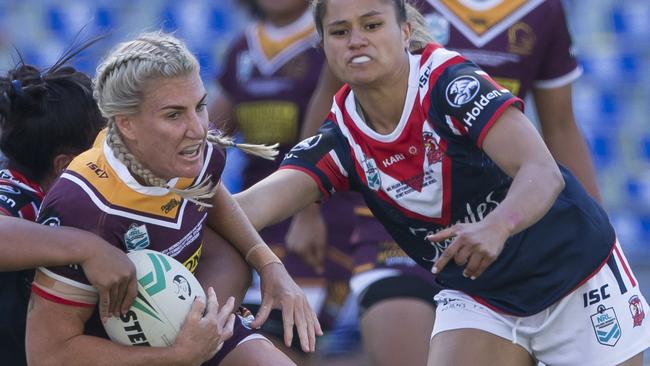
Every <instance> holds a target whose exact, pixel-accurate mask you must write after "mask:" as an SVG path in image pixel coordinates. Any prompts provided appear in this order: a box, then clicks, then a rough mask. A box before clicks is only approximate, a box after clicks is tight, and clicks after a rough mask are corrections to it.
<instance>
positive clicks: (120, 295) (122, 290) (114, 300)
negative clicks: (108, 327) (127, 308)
mask: <svg viewBox="0 0 650 366" xmlns="http://www.w3.org/2000/svg"><path fill="white" fill-rule="evenodd" d="M128 285H129V284H128V283H126V282H124V281H120V284H119V286H117V292H116V296H115V297H111V301H110V307H111V309H113V311H112V313H113V314H114V315H115V316H117V317H119V316H120V314H122V302H123V301H124V296H126V291H127V289H128Z"/></svg>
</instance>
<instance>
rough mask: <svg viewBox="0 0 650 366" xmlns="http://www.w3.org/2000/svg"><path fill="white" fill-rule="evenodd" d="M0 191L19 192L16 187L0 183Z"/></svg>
mask: <svg viewBox="0 0 650 366" xmlns="http://www.w3.org/2000/svg"><path fill="white" fill-rule="evenodd" d="M0 192H4V193H9V194H20V190H19V189H18V188H16V187H13V186H10V185H6V184H0Z"/></svg>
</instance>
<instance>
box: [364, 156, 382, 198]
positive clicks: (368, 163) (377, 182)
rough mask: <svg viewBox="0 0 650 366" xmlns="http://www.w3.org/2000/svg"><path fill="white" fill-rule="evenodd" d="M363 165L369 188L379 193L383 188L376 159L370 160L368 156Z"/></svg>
mask: <svg viewBox="0 0 650 366" xmlns="http://www.w3.org/2000/svg"><path fill="white" fill-rule="evenodd" d="M362 165H363V171H364V173H366V181H367V182H368V188H370V189H372V190H373V191H378V190H379V188H381V177H380V175H379V170H378V169H377V164H376V163H375V159H372V158H368V157H367V156H366V157H365V158H364V159H363V162H362Z"/></svg>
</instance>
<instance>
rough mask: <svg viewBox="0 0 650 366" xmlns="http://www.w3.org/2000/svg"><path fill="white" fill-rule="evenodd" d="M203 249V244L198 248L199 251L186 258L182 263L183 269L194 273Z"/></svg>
mask: <svg viewBox="0 0 650 366" xmlns="http://www.w3.org/2000/svg"><path fill="white" fill-rule="evenodd" d="M202 249H203V244H201V245H200V246H199V249H197V250H196V252H194V254H192V256H191V257H189V258H187V260H186V261H185V262H183V265H184V266H185V268H187V269H188V270H189V271H190V272H192V273H194V271H196V267H198V266H199V259H201V251H202Z"/></svg>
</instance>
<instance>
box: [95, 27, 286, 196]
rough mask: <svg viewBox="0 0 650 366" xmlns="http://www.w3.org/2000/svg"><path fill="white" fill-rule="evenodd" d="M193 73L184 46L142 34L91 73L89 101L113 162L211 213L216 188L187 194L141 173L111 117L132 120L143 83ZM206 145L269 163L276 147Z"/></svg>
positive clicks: (221, 140) (194, 64)
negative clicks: (102, 121)
mask: <svg viewBox="0 0 650 366" xmlns="http://www.w3.org/2000/svg"><path fill="white" fill-rule="evenodd" d="M198 70H199V63H198V61H197V60H196V58H195V57H194V55H192V53H191V52H190V51H189V50H188V49H187V47H186V46H185V44H184V43H183V42H181V41H180V40H179V39H177V38H175V37H173V36H172V35H169V34H165V33H162V32H154V33H144V34H141V35H140V36H138V37H137V38H136V39H134V40H132V41H128V42H123V43H120V44H118V45H117V46H116V47H115V48H114V49H113V50H112V51H111V52H110V53H109V54H108V56H107V57H106V58H105V59H104V60H103V61H102V63H101V64H100V65H99V66H98V67H97V72H96V77H95V87H94V92H93V95H94V97H95V99H96V100H97V104H98V105H99V109H100V111H101V112H102V114H103V115H104V117H106V118H107V119H108V131H107V134H106V142H107V144H108V146H109V147H110V148H111V150H113V153H114V154H115V157H116V158H117V159H118V160H119V161H121V162H122V163H123V164H124V165H126V167H127V168H128V169H129V171H130V172H131V173H132V174H134V175H135V176H137V177H139V178H140V179H141V180H142V181H143V182H144V183H145V184H146V185H149V186H154V187H162V188H166V189H169V190H170V191H171V192H174V193H176V194H178V195H179V196H181V197H182V198H185V199H187V200H189V201H191V202H194V203H196V204H198V205H200V206H205V207H211V205H210V204H209V203H206V202H203V200H208V199H209V198H211V197H212V196H213V195H214V193H215V192H216V188H217V187H216V186H214V185H213V184H212V183H211V181H210V176H207V177H205V178H204V179H203V181H201V182H200V183H198V184H196V185H194V186H192V187H189V188H187V189H177V188H175V187H171V186H169V185H168V183H167V181H165V180H164V179H162V178H160V177H158V176H156V175H155V174H154V173H153V172H152V171H151V170H149V169H147V168H146V167H144V166H143V165H142V163H141V162H139V161H138V160H137V159H136V157H135V156H134V155H133V154H132V153H131V152H130V151H129V149H128V147H127V146H126V144H125V143H124V141H123V139H122V136H121V135H120V131H119V129H118V128H117V126H116V125H115V116H117V115H134V114H137V113H138V111H139V106H140V103H141V101H142V99H143V98H144V97H145V96H144V95H143V94H144V93H143V90H144V88H145V85H146V83H147V82H149V81H151V80H155V79H160V78H174V77H178V76H185V75H191V74H192V73H193V72H197V71H198ZM207 140H208V141H209V142H211V143H215V144H218V145H220V146H224V147H228V146H233V147H237V148H240V149H241V150H243V151H246V152H248V153H251V154H255V155H258V156H262V157H264V158H266V159H273V158H274V157H275V156H276V155H277V154H278V152H277V150H275V147H277V144H276V145H273V146H266V145H249V144H236V143H234V142H233V141H232V140H231V139H229V138H227V137H225V136H219V135H212V134H208V136H207Z"/></svg>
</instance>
